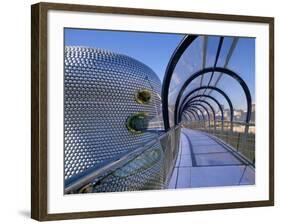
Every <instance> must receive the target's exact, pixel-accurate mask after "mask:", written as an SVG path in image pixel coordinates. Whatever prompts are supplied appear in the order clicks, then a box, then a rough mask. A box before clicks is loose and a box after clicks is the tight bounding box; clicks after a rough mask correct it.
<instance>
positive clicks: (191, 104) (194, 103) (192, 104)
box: [188, 101, 211, 120]
mask: <svg viewBox="0 0 281 224" xmlns="http://www.w3.org/2000/svg"><path fill="white" fill-rule="evenodd" d="M194 105H195V106H200V107H202V108H203V109H204V110H205V111H206V113H207V116H208V120H210V119H211V117H210V113H209V111H208V109H207V108H206V107H205V106H204V105H202V104H200V103H197V102H196V101H195V102H190V103H189V104H188V106H194ZM204 117H205V116H204Z"/></svg>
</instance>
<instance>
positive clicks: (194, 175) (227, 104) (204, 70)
mask: <svg viewBox="0 0 281 224" xmlns="http://www.w3.org/2000/svg"><path fill="white" fill-rule="evenodd" d="M240 42H243V38H238V37H217V36H197V35H186V36H185V37H184V38H183V39H182V41H181V42H180V44H179V45H178V46H177V48H176V49H175V51H174V53H173V55H172V56H171V58H170V61H169V63H168V65H167V68H166V72H165V76H164V79H163V82H162V90H161V93H160V94H159V100H158V101H159V105H160V102H161V106H160V110H159V111H160V112H159V113H158V115H157V119H155V117H149V116H148V117H146V114H148V113H147V112H145V113H144V112H141V113H140V112H138V113H137V114H135V115H134V116H133V117H131V118H130V119H127V127H128V126H129V128H128V130H129V131H131V132H132V134H133V135H141V134H142V133H150V135H151V136H152V137H151V138H150V137H149V138H147V141H145V142H143V143H141V144H138V145H137V146H136V147H134V149H133V150H130V151H126V152H123V153H120V154H117V155H115V156H112V157H111V158H109V159H107V160H105V161H103V162H101V163H100V164H98V165H97V166H93V167H90V168H89V169H87V170H85V171H83V172H81V173H79V174H78V175H74V176H73V177H71V178H68V179H66V180H65V193H89V192H109V191H110V192H112V191H130V190H153V189H176V188H192V187H215V186H233V185H249V184H255V104H254V103H253V95H254V93H253V90H252V88H249V83H248V80H247V76H246V75H245V74H243V70H241V71H240V70H239V68H240V67H239V63H242V62H241V61H239V60H238V59H237V58H239V54H243V52H241V50H239V49H237V48H239V44H240ZM233 61H235V63H234V62H233ZM241 67H242V66H241ZM146 94H148V93H147V92H146ZM156 95H157V94H156ZM146 97H148V95H146ZM237 98H239V99H238V100H237ZM241 105H242V106H241ZM241 107H242V108H241ZM157 110H158V109H157ZM140 115H141V116H140ZM149 120H150V121H149ZM135 121H136V122H135ZM144 121H145V122H148V124H147V123H145V124H144V123H143V122H144ZM134 122H135V123H134ZM131 124H132V125H131ZM130 125H131V126H130ZM138 126H141V128H140V129H139V130H137V129H138ZM148 136H149V135H148Z"/></svg>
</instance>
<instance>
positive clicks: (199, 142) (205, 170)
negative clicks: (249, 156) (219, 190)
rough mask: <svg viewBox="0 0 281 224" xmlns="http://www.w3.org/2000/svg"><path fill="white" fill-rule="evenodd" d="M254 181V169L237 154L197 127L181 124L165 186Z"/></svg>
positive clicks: (184, 186)
mask: <svg viewBox="0 0 281 224" xmlns="http://www.w3.org/2000/svg"><path fill="white" fill-rule="evenodd" d="M249 184H255V169H254V168H252V167H251V166H249V164H248V163H247V161H246V160H244V159H243V158H242V157H241V156H240V155H239V154H237V153H236V152H234V151H232V150H230V149H228V148H227V147H225V146H223V145H222V144H220V143H218V142H217V141H215V140H214V139H212V138H211V137H209V136H208V135H206V134H204V133H203V132H200V131H195V130H190V129H186V128H182V133H181V146H180V151H179V155H178V158H177V162H176V165H175V167H174V170H173V173H172V177H171V180H170V183H169V186H168V188H170V189H172V188H190V187H210V186H232V185H249Z"/></svg>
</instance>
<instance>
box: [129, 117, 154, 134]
mask: <svg viewBox="0 0 281 224" xmlns="http://www.w3.org/2000/svg"><path fill="white" fill-rule="evenodd" d="M148 124H149V117H148V113H147V112H138V113H135V114H133V115H132V116H130V117H128V119H127V122H126V126H127V128H128V130H129V131H131V132H133V133H142V132H143V131H145V130H147V127H148Z"/></svg>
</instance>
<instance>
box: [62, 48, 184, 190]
mask: <svg viewBox="0 0 281 224" xmlns="http://www.w3.org/2000/svg"><path fill="white" fill-rule="evenodd" d="M160 96H161V81H160V80H159V78H158V77H157V75H156V74H155V73H154V72H153V71H152V70H151V69H150V68H149V67H147V66H146V65H144V64H143V63H141V62H139V61H137V60H135V59H133V58H131V57H128V56H126V55H120V54H116V53H112V52H108V51H104V50H101V49H94V48H86V47H66V48H65V74H64V138H65V144H64V155H65V156H64V159H65V162H64V163H65V168H64V170H65V193H88V192H112V191H131V190H145V189H163V188H165V186H166V184H167V182H168V181H169V178H170V174H171V169H172V167H173V165H174V163H175V158H176V155H177V151H178V144H179V143H178V141H176V140H175V139H176V138H175V136H176V135H179V130H171V131H169V132H166V133H165V132H164V131H163V118H162V107H161V97H160Z"/></svg>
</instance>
